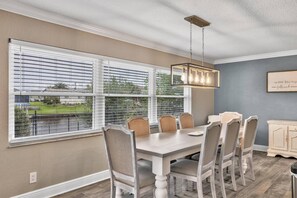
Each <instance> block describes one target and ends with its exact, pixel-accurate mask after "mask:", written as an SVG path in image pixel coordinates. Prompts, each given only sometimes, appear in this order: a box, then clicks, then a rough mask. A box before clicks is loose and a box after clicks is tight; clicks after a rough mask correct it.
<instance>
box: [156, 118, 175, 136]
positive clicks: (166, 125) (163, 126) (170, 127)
mask: <svg viewBox="0 0 297 198" xmlns="http://www.w3.org/2000/svg"><path fill="white" fill-rule="evenodd" d="M176 131H177V123H176V117H175V116H173V115H162V116H160V118H159V132H176Z"/></svg>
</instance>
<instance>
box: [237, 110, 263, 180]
mask: <svg viewBox="0 0 297 198" xmlns="http://www.w3.org/2000/svg"><path fill="white" fill-rule="evenodd" d="M252 120H257V125H256V128H255V131H254V134H253V135H254V136H253V138H252V142H251V146H250V147H247V148H246V147H245V145H244V142H245V141H244V138H245V136H246V135H247V134H246V133H247V127H248V124H249V122H251V121H252ZM257 128H258V117H257V116H250V117H249V118H248V119H246V120H245V121H244V128H243V136H242V140H241V143H240V146H239V147H237V149H238V150H239V151H237V152H238V155H237V156H236V157H238V163H239V171H240V176H241V180H242V185H243V186H245V185H246V182H245V178H244V170H243V163H244V160H245V159H246V160H247V161H248V164H249V166H250V170H251V177H252V180H253V181H254V180H255V173H254V167H253V146H254V143H255V139H256V133H257Z"/></svg>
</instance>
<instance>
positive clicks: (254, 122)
mask: <svg viewBox="0 0 297 198" xmlns="http://www.w3.org/2000/svg"><path fill="white" fill-rule="evenodd" d="M257 127H258V117H257V116H250V117H249V118H248V119H246V120H245V121H244V129H243V141H242V142H241V148H242V149H243V152H245V151H248V150H252V149H253V145H254V142H255V138H256V133H257Z"/></svg>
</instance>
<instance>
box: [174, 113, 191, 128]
mask: <svg viewBox="0 0 297 198" xmlns="http://www.w3.org/2000/svg"><path fill="white" fill-rule="evenodd" d="M178 123H179V128H180V129H187V128H194V119H193V116H192V114H190V113H181V114H180V115H179V116H178Z"/></svg>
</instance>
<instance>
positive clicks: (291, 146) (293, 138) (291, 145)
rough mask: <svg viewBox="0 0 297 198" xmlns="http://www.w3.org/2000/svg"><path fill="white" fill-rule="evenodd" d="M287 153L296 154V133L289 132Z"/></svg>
mask: <svg viewBox="0 0 297 198" xmlns="http://www.w3.org/2000/svg"><path fill="white" fill-rule="evenodd" d="M289 152H297V131H289Z"/></svg>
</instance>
